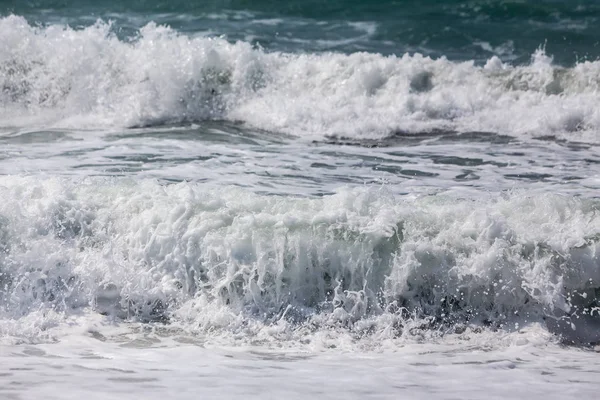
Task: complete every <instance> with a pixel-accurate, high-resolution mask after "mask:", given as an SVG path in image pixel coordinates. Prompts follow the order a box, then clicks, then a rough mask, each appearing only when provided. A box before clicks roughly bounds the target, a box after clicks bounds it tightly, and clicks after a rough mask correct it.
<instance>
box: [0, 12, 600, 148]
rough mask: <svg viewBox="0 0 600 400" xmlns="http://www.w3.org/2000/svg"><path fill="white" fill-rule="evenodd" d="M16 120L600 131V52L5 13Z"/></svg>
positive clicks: (10, 104)
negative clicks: (323, 45) (393, 42)
mask: <svg viewBox="0 0 600 400" xmlns="http://www.w3.org/2000/svg"><path fill="white" fill-rule="evenodd" d="M0 38H2V40H0V72H1V73H0V89H1V90H0V106H1V107H0V117H1V118H2V121H3V122H2V125H3V126H5V127H6V126H17V127H19V126H39V125H43V126H46V127H48V126H52V127H63V128H76V129H78V128H82V129H83V128H86V129H87V128H103V127H134V126H152V125H161V124H180V123H189V122H199V121H205V120H228V121H236V122H242V123H245V124H248V125H250V126H252V127H254V128H259V129H263V130H267V131H272V132H279V133H285V134H289V135H293V136H297V137H300V138H309V139H317V140H319V139H323V138H331V137H334V138H349V139H359V140H360V139H381V138H386V137H389V136H392V135H397V134H412V133H416V132H431V131H436V130H444V131H458V132H466V131H469V132H473V131H479V132H493V133H497V134H505V135H512V136H518V137H539V136H554V137H558V138H561V139H566V140H577V141H587V142H598V141H599V140H600V137H599V136H598V129H599V128H600V113H599V111H598V107H597V105H598V104H599V103H600V94H599V93H600V92H599V91H598V88H599V82H600V80H599V79H598V76H600V63H599V62H581V63H579V64H577V65H576V66H574V67H572V68H562V67H558V66H554V65H553V64H552V59H551V57H549V56H547V55H546V54H544V52H543V51H541V50H540V51H538V52H536V53H535V54H534V55H533V56H532V61H531V63H530V64H529V65H524V66H511V65H508V64H504V63H502V61H501V60H500V59H498V58H497V57H493V58H491V59H490V60H489V61H488V62H487V63H486V64H485V65H484V66H478V65H475V64H474V63H473V62H462V63H457V62H451V61H448V60H446V59H445V58H440V59H431V58H428V57H424V56H421V55H419V54H414V55H408V54H405V55H403V56H400V57H396V56H390V57H384V56H381V55H378V54H369V53H355V54H351V55H344V54H335V53H323V54H286V53H270V52H265V51H263V50H261V49H257V48H254V47H253V46H251V45H250V44H248V43H244V42H237V43H229V42H227V41H226V40H223V39H218V38H217V39H215V38H201V37H200V38H199V37H195V38H192V37H188V36H185V35H182V34H178V33H177V32H175V31H173V30H171V29H170V28H168V27H164V26H157V25H155V24H153V23H150V24H148V25H146V26H145V27H144V28H142V29H141V30H140V33H139V37H138V38H137V39H135V40H131V41H122V40H119V39H118V38H117V37H116V36H114V35H113V34H112V33H111V27H110V24H107V23H103V22H101V21H99V22H98V23H96V24H95V25H93V26H90V27H87V28H84V29H80V30H76V29H72V28H69V27H66V26H61V25H51V26H48V27H44V28H41V27H35V26H31V25H29V24H28V23H27V22H26V20H25V19H24V18H21V17H18V16H9V17H5V18H2V19H0Z"/></svg>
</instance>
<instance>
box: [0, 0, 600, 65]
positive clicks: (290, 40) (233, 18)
mask: <svg viewBox="0 0 600 400" xmlns="http://www.w3.org/2000/svg"><path fill="white" fill-rule="evenodd" d="M11 13H14V14H16V15H22V16H25V17H26V18H27V19H28V21H29V22H30V23H38V24H41V25H46V24H51V23H56V22H60V23H66V24H69V25H71V26H74V27H78V26H87V25H90V24H93V23H94V22H95V21H96V20H98V19H101V20H104V21H108V20H110V21H114V23H113V29H114V31H115V32H116V33H117V34H119V35H120V36H121V37H135V35H136V33H137V29H138V28H140V27H142V26H144V25H145V24H147V23H148V22H150V21H155V22H156V23H159V24H167V25H169V26H171V27H172V28H174V29H176V30H178V31H180V32H185V33H198V34H204V35H213V36H220V35H225V36H226V37H227V39H229V40H232V41H236V40H244V41H249V42H252V43H253V44H258V45H260V46H262V47H264V48H265V49H267V50H283V51H292V52H296V51H307V52H314V51H339V52H344V53H351V52H356V51H368V52H377V53H382V54H385V55H388V54H397V55H401V54H404V53H406V52H411V53H413V52H419V53H422V54H424V55H430V56H433V57H441V56H446V57H447V58H449V59H451V60H475V61H477V62H483V61H485V60H487V59H489V58H490V57H491V56H493V55H496V56H499V57H500V58H501V59H502V60H503V61H505V62H507V61H510V62H511V63H516V64H522V63H527V62H529V60H530V56H531V54H532V53H533V52H534V51H535V50H536V49H538V48H540V47H543V48H545V49H546V53H547V54H549V55H552V56H553V57H554V61H555V63H557V64H562V65H572V64H574V63H576V62H578V61H582V60H596V59H597V58H598V57H599V56H600V46H599V44H600V23H599V20H600V2H597V1H593V0H575V1H558V0H541V1H539V0H538V1H498V0H487V1H448V0H446V1H443V2H441V1H433V0H424V1H414V0H406V1H392V0H388V1H376V2H375V1H374V2H370V1H369V2H368V1H357V0H333V1H319V0H292V1H286V2H280V1H268V0H261V1H244V0H221V1H218V0H210V1H203V2H196V1H183V0H173V1H163V0H137V1H131V0H130V1H118V0H101V1H90V0H84V1H74V0H70V1H69V0H63V1H57V0H38V1H16V0H11V1H2V2H0V15H7V14H11Z"/></svg>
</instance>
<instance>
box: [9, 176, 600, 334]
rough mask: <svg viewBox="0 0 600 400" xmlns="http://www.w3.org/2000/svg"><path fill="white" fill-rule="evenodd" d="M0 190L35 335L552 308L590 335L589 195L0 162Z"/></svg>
mask: <svg viewBox="0 0 600 400" xmlns="http://www.w3.org/2000/svg"><path fill="white" fill-rule="evenodd" d="M0 199H1V200H2V201H1V202H0V246H1V250H2V251H1V252H0V333H1V334H2V335H10V336H17V337H18V336H19V335H22V334H23V332H21V331H20V330H19V329H16V328H15V326H17V327H18V326H19V325H18V323H17V324H16V325H15V321H28V322H27V323H26V324H25V325H26V326H27V329H28V331H27V332H28V335H30V336H32V337H36V334H33V333H31V330H32V326H33V327H39V331H36V332H37V334H38V335H39V334H42V333H43V332H45V331H47V329H48V326H57V325H60V324H66V323H67V321H68V319H69V318H70V317H73V316H76V315H80V314H81V313H82V312H84V313H91V314H102V315H107V316H108V318H113V319H117V320H125V321H138V322H141V323H148V322H158V323H171V324H174V325H176V326H183V327H186V328H189V329H192V330H195V331H201V332H204V333H206V332H229V333H231V332H234V333H235V332H244V335H245V337H247V338H248V340H252V338H253V337H254V338H255V337H257V336H260V335H263V336H264V335H271V334H273V335H276V336H277V335H279V336H283V337H287V338H298V337H303V336H306V335H313V334H315V332H317V333H318V332H327V331H328V330H331V329H338V330H341V331H344V332H349V333H351V334H352V335H354V336H355V337H358V338H360V337H364V336H372V335H379V337H383V336H385V337H410V336H414V335H419V334H422V332H424V331H427V332H437V334H444V333H447V332H453V333H454V332H463V331H464V330H465V329H466V327H467V326H469V327H471V328H470V329H473V330H476V329H481V328H482V327H483V328H485V327H488V328H490V329H504V330H509V331H510V330H515V329H518V328H519V327H523V326H527V325H528V324H536V323H543V321H544V320H546V321H547V322H546V325H547V326H548V329H549V330H550V331H551V332H556V333H559V334H561V335H563V336H564V337H565V338H567V340H571V341H576V342H590V341H598V340H600V338H599V337H598V332H599V331H600V330H598V329H597V327H598V324H599V323H600V322H599V321H600V318H599V315H598V313H599V311H600V308H599V307H600V304H599V303H598V301H599V299H600V290H599V289H598V288H599V287H600V284H599V282H600V268H599V266H600V258H599V256H598V254H600V251H599V250H600V217H599V215H600V213H599V212H598V210H599V208H600V203H599V202H598V201H597V200H584V199H577V198H572V197H564V196H558V195H551V194H548V195H534V196H527V195H524V194H517V193H515V194H512V195H508V196H506V197H505V198H501V199H498V200H481V199H480V200H472V201H470V200H456V199H452V198H443V197H439V196H438V197H426V198H421V199H417V200H414V199H413V200H408V199H402V198H394V196H393V195H391V194H390V193H388V192H387V191H386V190H385V189H353V190H341V191H339V192H338V193H337V194H335V195H332V196H326V197H323V198H318V199H300V198H294V197H279V196H261V195H256V194H252V193H250V192H247V191H244V190H239V189H233V188H223V189H219V190H214V189H207V188H206V187H204V186H203V185H201V184H193V183H181V184H176V185H167V186H165V185H161V184H159V183H157V182H155V181H150V180H147V181H131V180H126V179H99V178H94V179H91V178H89V179H85V180H69V179H58V178H54V179H40V178H34V177H1V178H0ZM31 318H33V319H34V320H35V323H33V322H31V321H30V319H31ZM265 332H267V333H265ZM269 332H270V333H269Z"/></svg>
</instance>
